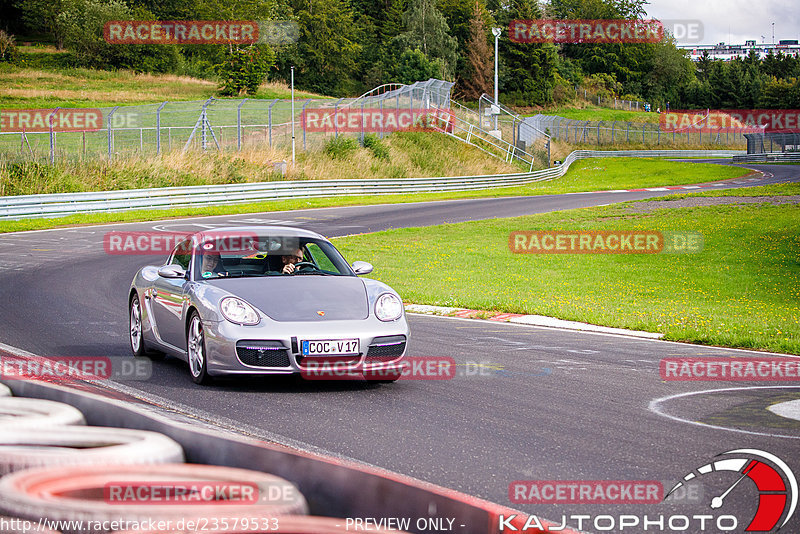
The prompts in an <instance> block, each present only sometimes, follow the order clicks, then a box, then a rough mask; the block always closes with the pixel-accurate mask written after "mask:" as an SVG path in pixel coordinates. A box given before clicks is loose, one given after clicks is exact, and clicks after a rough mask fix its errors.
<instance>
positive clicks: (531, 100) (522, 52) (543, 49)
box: [495, 0, 558, 106]
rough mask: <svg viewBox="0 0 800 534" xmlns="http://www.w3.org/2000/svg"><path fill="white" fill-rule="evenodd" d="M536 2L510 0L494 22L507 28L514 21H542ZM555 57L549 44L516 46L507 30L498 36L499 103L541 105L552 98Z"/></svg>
mask: <svg viewBox="0 0 800 534" xmlns="http://www.w3.org/2000/svg"><path fill="white" fill-rule="evenodd" d="M541 15H542V13H541V10H540V8H539V5H538V3H537V2H536V1H535V0H509V1H508V2H507V3H503V4H498V5H497V11H496V12H495V19H496V20H497V23H498V26H500V27H503V28H508V24H509V22H510V21H511V20H513V19H537V18H541ZM557 62H558V55H557V52H556V48H555V46H553V45H552V44H550V43H543V44H529V43H516V42H513V41H511V40H510V39H509V37H508V31H503V33H502V35H501V37H500V89H501V100H503V101H504V102H508V103H510V104H513V105H521V106H532V105H544V104H547V103H549V102H551V101H552V99H553V87H554V85H555V73H556V63H557Z"/></svg>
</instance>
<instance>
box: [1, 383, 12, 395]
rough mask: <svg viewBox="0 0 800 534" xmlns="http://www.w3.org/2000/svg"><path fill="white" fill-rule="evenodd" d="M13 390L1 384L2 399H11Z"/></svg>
mask: <svg viewBox="0 0 800 534" xmlns="http://www.w3.org/2000/svg"><path fill="white" fill-rule="evenodd" d="M10 396H11V390H10V389H8V386H6V385H5V384H0V397H10Z"/></svg>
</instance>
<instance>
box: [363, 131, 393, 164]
mask: <svg viewBox="0 0 800 534" xmlns="http://www.w3.org/2000/svg"><path fill="white" fill-rule="evenodd" d="M364 147H365V148H367V149H369V151H370V152H372V155H373V156H375V157H376V158H378V159H385V160H387V161H388V160H389V149H388V148H386V145H385V144H383V141H382V140H381V138H380V137H378V136H377V135H375V134H366V135H365V136H364Z"/></svg>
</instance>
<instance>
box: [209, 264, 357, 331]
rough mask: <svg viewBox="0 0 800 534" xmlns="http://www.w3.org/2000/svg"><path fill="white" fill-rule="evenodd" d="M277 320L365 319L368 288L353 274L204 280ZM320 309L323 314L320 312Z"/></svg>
mask: <svg viewBox="0 0 800 534" xmlns="http://www.w3.org/2000/svg"><path fill="white" fill-rule="evenodd" d="M206 283H207V284H209V285H213V286H214V287H218V288H220V289H223V290H225V291H227V292H228V293H231V294H233V295H236V296H237V297H241V298H243V299H244V300H246V301H247V302H249V303H250V304H252V305H253V306H255V307H256V308H258V309H259V310H261V311H262V312H264V313H265V314H267V315H268V316H269V317H270V318H272V319H274V320H276V321H342V320H354V319H360V320H363V319H366V318H367V317H368V315H369V305H368V301H367V290H366V288H365V287H364V282H363V281H361V280H360V279H359V278H356V277H355V276H315V275H296V276H274V277H266V278H230V279H224V278H221V279H218V280H207V281H206ZM320 312H322V313H320Z"/></svg>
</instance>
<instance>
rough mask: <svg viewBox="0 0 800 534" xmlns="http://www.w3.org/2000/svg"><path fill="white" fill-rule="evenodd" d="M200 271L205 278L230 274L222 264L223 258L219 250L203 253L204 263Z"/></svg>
mask: <svg viewBox="0 0 800 534" xmlns="http://www.w3.org/2000/svg"><path fill="white" fill-rule="evenodd" d="M200 272H201V273H202V274H201V276H202V277H203V278H217V277H219V276H225V275H227V274H228V272H227V271H226V270H225V269H224V267H223V265H222V258H221V257H220V255H219V252H217V251H211V252H204V253H203V263H202V266H201V268H200Z"/></svg>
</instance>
